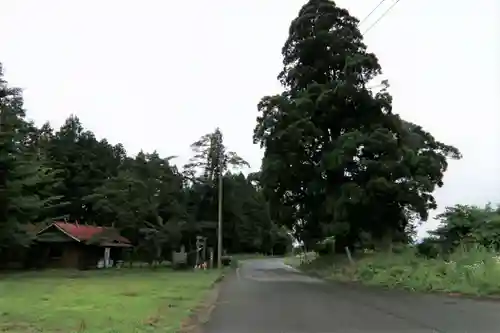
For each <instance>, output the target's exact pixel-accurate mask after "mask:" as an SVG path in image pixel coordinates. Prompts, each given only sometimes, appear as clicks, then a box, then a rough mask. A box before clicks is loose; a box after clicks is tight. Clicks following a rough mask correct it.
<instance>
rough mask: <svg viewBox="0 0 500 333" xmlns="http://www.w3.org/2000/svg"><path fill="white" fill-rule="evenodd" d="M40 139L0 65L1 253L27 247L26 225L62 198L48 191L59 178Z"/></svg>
mask: <svg viewBox="0 0 500 333" xmlns="http://www.w3.org/2000/svg"><path fill="white" fill-rule="evenodd" d="M37 136H38V130H37V129H36V128H35V126H34V125H33V124H32V123H30V122H28V121H26V119H25V111H24V108H23V97H22V92H21V90H20V89H17V88H11V87H9V86H8V84H7V82H6V81H5V80H4V79H3V71H2V66H1V64H0V253H1V252H2V251H1V250H2V248H3V249H6V248H9V247H14V248H15V247H16V246H19V245H21V246H26V245H28V244H29V243H30V241H31V239H30V237H29V235H28V234H27V233H26V230H27V228H25V227H24V226H26V225H27V224H28V223H33V222H38V221H39V220H40V218H41V217H42V218H43V217H46V215H45V214H44V210H45V209H46V208H49V207H50V206H51V205H52V203H54V202H55V201H57V200H58V199H59V198H58V197H55V196H51V195H50V193H49V191H47V190H48V188H50V187H51V186H53V185H54V184H55V181H56V178H55V173H54V172H52V170H51V169H50V168H45V167H43V166H42V164H41V161H40V155H39V154H38V150H37V149H35V147H36V141H37V140H36V138H37Z"/></svg>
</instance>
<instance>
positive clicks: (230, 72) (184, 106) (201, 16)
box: [0, 0, 500, 235]
mask: <svg viewBox="0 0 500 333" xmlns="http://www.w3.org/2000/svg"><path fill="white" fill-rule="evenodd" d="M394 1H395V0H387V1H386V2H385V3H384V5H382V6H381V7H380V8H379V10H377V11H376V12H375V13H374V14H373V15H372V16H371V18H370V19H368V20H367V21H366V22H364V23H363V24H362V26H361V31H364V30H365V29H367V28H368V27H369V26H370V25H371V24H372V23H374V21H376V20H377V19H378V18H379V17H380V15H381V14H382V13H383V12H384V11H385V10H386V9H387V8H388V7H389V6H390V5H391V4H392V3H393V2H394ZM305 2H306V1H305V0H272V1H271V0H252V1H242V0H232V1H230V0H217V1H205V0H191V1H173V0H143V1H140V2H139V1H131V0H99V1H98V0H86V1H76V0H72V1H67V0H59V1H55V0H44V1H40V0H0V62H2V63H3V64H4V67H5V72H6V78H7V80H9V82H10V83H11V84H12V85H15V86H19V87H21V88H23V89H24V90H25V95H24V96H25V101H26V108H27V110H28V117H29V118H31V119H34V120H35V121H36V122H37V123H38V124H41V123H43V122H45V121H47V120H48V121H50V122H51V124H52V125H53V126H54V127H58V126H60V125H61V124H62V122H63V121H64V120H65V118H67V117H68V116H69V114H71V113H74V114H76V115H77V116H78V117H79V118H80V119H81V121H82V122H83V124H84V125H85V127H86V128H88V129H90V130H92V131H94V133H96V135H97V136H98V137H99V138H104V137H105V138H107V139H108V140H109V141H110V142H112V143H118V142H121V143H123V144H124V145H125V147H126V149H127V150H128V152H129V153H131V154H135V153H137V152H138V151H139V150H140V149H141V148H142V149H144V150H146V151H152V150H155V149H156V150H158V151H159V152H160V153H161V154H164V155H179V156H180V159H179V163H180V164H181V163H183V162H185V161H186V159H187V157H188V155H189V145H190V144H191V143H192V142H193V141H195V140H196V139H197V138H199V137H200V136H201V135H202V134H205V133H207V132H209V131H212V130H213V129H214V128H215V127H216V126H220V127H221V128H222V131H223V133H224V136H225V141H226V144H227V145H228V146H229V148H230V149H232V150H235V151H237V152H238V153H239V154H240V155H241V156H243V157H244V158H245V159H247V160H248V161H249V162H250V163H251V165H252V168H253V169H258V168H259V167H260V159H261V156H262V152H261V151H260V149H259V147H257V146H255V145H253V144H252V132H253V128H254V125H255V118H256V116H257V110H256V104H257V103H258V101H259V99H260V98H261V97H262V96H264V95H268V94H273V93H276V92H278V91H279V90H280V86H279V84H278V82H277V80H276V76H277V74H278V72H279V71H280V69H281V54H280V51H281V47H282V45H283V43H284V41H285V39H286V37H287V31H288V27H289V24H290V21H291V20H292V19H293V18H294V17H295V16H296V14H297V12H298V10H299V8H300V7H301V6H302V5H303V4H304V3H305ZM378 3H379V0H356V1H352V0H351V1H349V0H343V1H337V4H338V5H340V6H344V7H346V8H348V9H349V11H350V12H351V14H353V15H354V16H357V17H358V18H360V19H362V18H363V17H365V16H366V15H367V14H368V13H369V12H370V11H371V10H372V9H373V8H374V7H375V6H376V5H377V4H378ZM459 3H460V2H457V1H456V0H455V1H453V0H439V1H436V0H433V1H431V0H418V1H417V0H401V1H400V3H398V4H397V5H396V6H395V7H394V9H393V10H392V11H391V12H390V13H389V14H388V15H387V16H386V17H384V18H383V19H382V20H381V21H380V22H379V23H378V24H376V25H375V26H374V27H373V28H372V29H371V30H370V31H369V32H368V33H367V34H366V43H367V45H368V46H369V48H370V50H371V51H373V52H375V53H376V54H377V56H378V57H379V60H380V63H381V65H382V68H383V69H384V78H386V79H388V80H389V81H390V84H391V88H390V90H391V93H392V94H393V97H394V111H395V112H398V113H400V114H401V115H402V116H403V117H404V118H406V119H407V120H410V121H413V122H416V123H418V124H420V125H423V126H424V127H425V128H426V129H427V130H429V131H430V132H432V134H434V135H435V136H436V137H437V138H438V139H439V140H442V141H444V142H446V143H449V144H453V145H456V146H457V147H458V148H459V149H461V151H462V152H463V154H464V159H463V160H461V161H459V162H452V163H451V165H450V168H449V171H448V172H447V173H446V176H445V186H444V187H443V188H442V189H440V190H439V191H438V192H437V193H436V196H437V199H438V204H439V206H440V209H442V208H443V207H445V206H447V205H453V204H456V203H464V204H465V203H471V204H485V203H487V202H488V201H493V202H500V134H499V133H500V113H499V111H500V1H498V0H475V1H474V2H465V1H464V2H463V3H462V4H463V5H459ZM435 225H436V222H433V221H430V222H428V224H427V225H426V227H422V228H421V232H420V233H421V235H422V234H423V233H424V232H425V230H426V229H428V228H433V227H435Z"/></svg>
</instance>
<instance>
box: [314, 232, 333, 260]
mask: <svg viewBox="0 0 500 333" xmlns="http://www.w3.org/2000/svg"><path fill="white" fill-rule="evenodd" d="M316 252H318V254H319V255H321V256H325V255H331V254H333V253H334V252H335V237H333V236H332V237H327V238H325V239H324V240H322V241H321V242H318V244H317V245H316Z"/></svg>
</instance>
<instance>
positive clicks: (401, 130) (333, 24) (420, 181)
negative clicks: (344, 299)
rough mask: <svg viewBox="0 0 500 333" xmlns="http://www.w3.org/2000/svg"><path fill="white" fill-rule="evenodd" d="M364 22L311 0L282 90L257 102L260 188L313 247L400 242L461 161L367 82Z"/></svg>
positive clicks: (294, 29) (287, 58) (280, 217)
mask: <svg viewBox="0 0 500 333" xmlns="http://www.w3.org/2000/svg"><path fill="white" fill-rule="evenodd" d="M357 24H358V20H357V19H356V18H354V17H352V16H350V15H349V12H348V11H347V10H345V9H342V8H339V7H337V6H336V4H335V2H333V1H329V0H310V1H308V2H307V4H305V5H304V6H303V7H302V8H301V10H300V12H299V14H298V17H297V18H295V19H294V20H293V21H292V23H291V25H290V29H289V37H288V39H287V41H286V42H285V45H284V47H283V49H282V54H283V63H284V68H283V71H282V72H281V73H280V75H279V77H278V78H279V80H280V81H281V83H282V84H283V86H284V88H285V90H284V92H283V93H281V94H280V95H276V96H267V97H264V98H263V99H262V100H261V102H260V103H259V105H258V108H259V111H260V113H261V114H260V116H259V117H258V119H257V126H256V128H255V134H254V141H255V142H258V143H260V144H261V146H262V147H264V148H265V153H264V158H263V164H262V174H261V185H262V186H263V188H264V189H265V192H266V195H267V197H268V198H269V200H270V202H271V207H272V208H273V212H272V214H273V217H274V218H275V219H276V220H277V221H279V222H280V223H281V224H283V225H286V226H288V227H289V228H290V229H292V230H294V231H295V233H296V236H297V237H298V238H299V239H301V240H303V241H304V242H305V243H306V244H307V245H308V246H312V245H313V244H316V243H317V242H318V241H319V240H321V239H323V238H324V237H327V236H331V235H335V239H336V242H335V244H336V247H337V250H340V249H343V248H344V246H353V245H354V244H356V243H357V242H358V241H359V238H360V235H361V234H369V235H370V236H371V237H372V238H373V239H375V240H377V241H378V240H382V239H388V240H391V239H393V238H397V237H399V238H401V234H402V233H404V230H405V229H406V227H407V224H408V223H409V221H408V218H407V216H408V214H407V212H408V211H409V212H416V213H418V215H419V216H420V218H421V219H422V220H425V219H427V215H428V210H429V209H432V208H435V207H436V204H435V201H434V198H433V196H432V192H433V191H434V189H435V187H436V186H442V177H443V172H444V171H445V170H446V168H447V158H448V157H453V158H460V153H459V151H458V150H457V149H456V148H454V147H452V146H448V145H445V144H443V143H440V142H438V141H436V140H435V139H434V138H433V137H432V135H431V134H429V133H427V132H425V131H424V130H423V129H422V128H421V127H419V126H417V125H414V124H411V123H408V122H405V121H403V120H402V119H400V117H399V116H398V115H396V114H394V113H393V112H392V97H391V96H390V95H389V93H388V92H387V91H386V90H382V91H381V92H378V93H374V92H372V91H371V90H370V89H369V88H367V84H368V82H370V81H371V80H372V79H373V78H375V77H376V76H378V75H379V74H381V67H380V65H379V63H378V60H377V58H376V56H375V55H374V54H372V53H368V52H367V51H366V46H365V45H364V44H363V41H362V39H363V36H362V35H361V33H360V31H359V29H358V28H357Z"/></svg>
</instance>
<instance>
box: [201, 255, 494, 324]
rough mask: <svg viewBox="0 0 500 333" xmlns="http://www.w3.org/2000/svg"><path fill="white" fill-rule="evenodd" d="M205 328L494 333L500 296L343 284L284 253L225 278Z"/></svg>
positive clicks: (254, 262)
mask: <svg viewBox="0 0 500 333" xmlns="http://www.w3.org/2000/svg"><path fill="white" fill-rule="evenodd" d="M499 283H500V281H499ZM205 332H206V333H330V332H339V333H351V332H353V333H354V332H381V333H382V332H400V333H403V332H404V333H417V332H418V333H430V332H447V333H448V332H452V333H458V332H460V333H461V332H471V333H478V332H481V333H483V332H490V333H493V332H500V301H488V300H472V299H463V298H456V297H446V296H440V295H421V294H415V293H409V292H402V291H387V290H380V289H376V288H369V287H361V286H352V285H345V284H335V283H331V282H324V281H322V280H319V279H316V278H312V277H309V276H306V275H303V274H301V273H300V272H298V271H296V270H294V269H293V268H291V267H289V266H287V265H285V264H284V263H283V260H281V259H257V260H247V261H244V262H243V264H242V266H241V267H240V268H239V269H238V270H237V272H236V273H234V274H232V275H231V276H229V277H228V278H227V279H226V280H225V281H224V282H223V285H222V287H221V292H220V295H219V300H218V302H217V306H216V308H215V309H214V311H213V312H212V317H211V320H210V321H209V322H208V323H207V324H206V326H205Z"/></svg>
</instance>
